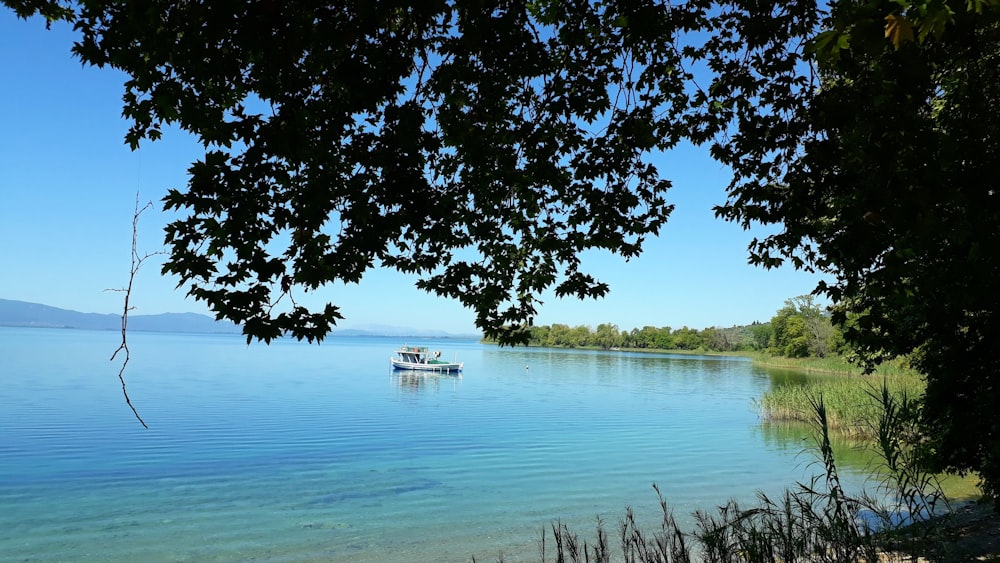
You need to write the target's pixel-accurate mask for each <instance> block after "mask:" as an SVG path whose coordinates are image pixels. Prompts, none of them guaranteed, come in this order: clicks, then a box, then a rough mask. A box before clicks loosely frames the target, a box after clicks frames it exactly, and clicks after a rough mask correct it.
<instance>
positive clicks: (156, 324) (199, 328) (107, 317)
mask: <svg viewBox="0 0 1000 563" xmlns="http://www.w3.org/2000/svg"><path fill="white" fill-rule="evenodd" d="M0 326H11V327H34V328H79V329H85V330H121V326H122V318H121V315H118V314H112V313H107V314H102V313H81V312H79V311H71V310H69V309H60V308H58V307H51V306H49V305H42V304H41V303H29V302H27V301H14V300H10V299H0ZM128 328H129V330H135V331H140V332H191V333H203V334H204V333H224V334H238V333H240V327H239V325H236V324H234V323H231V322H229V321H217V320H215V319H213V318H212V317H210V316H208V315H199V314H197V313H163V314H160V315H129V316H128ZM334 336H395V337H405V336H409V337H419V338H479V335H477V334H462V335H456V334H451V333H448V332H445V331H441V330H421V329H415V328H409V327H398V326H388V325H361V326H358V327H356V328H345V329H335V330H334Z"/></svg>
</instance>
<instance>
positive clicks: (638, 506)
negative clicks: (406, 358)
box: [0, 328, 861, 562]
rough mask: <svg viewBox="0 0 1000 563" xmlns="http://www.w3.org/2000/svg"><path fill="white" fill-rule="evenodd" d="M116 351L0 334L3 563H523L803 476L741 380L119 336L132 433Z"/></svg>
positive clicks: (562, 355) (622, 367)
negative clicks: (628, 516) (632, 518)
mask: <svg viewBox="0 0 1000 563" xmlns="http://www.w3.org/2000/svg"><path fill="white" fill-rule="evenodd" d="M119 339H120V335H117V334H115V333H112V332H98V331H93V332H91V331H78V330H57V329H15V328H0V357H2V358H3V361H2V363H0V366H2V368H0V374H2V387H0V437H2V442H0V459H2V460H3V464H2V465H0V507H2V510H0V554H2V556H3V557H2V558H3V559H5V560H16V561H59V560H63V561H68V560H73V561H85V560H91V561H139V560H142V561H247V560H255V561H336V562H339V561H351V562H365V561H372V562H375V561H378V562H395V561H400V562H402V561H407V562H409V561H470V560H471V558H472V556H475V557H476V558H477V559H478V560H479V561H493V560H495V559H496V557H497V556H498V554H499V553H501V552H502V553H503V557H504V560H505V561H537V560H538V558H539V555H538V553H539V552H538V543H539V542H538V540H539V534H540V531H541V530H542V528H543V527H548V526H550V525H551V524H552V523H553V522H556V521H560V522H563V523H566V524H568V525H569V526H570V527H571V529H572V530H573V531H574V532H576V533H578V534H580V536H581V538H587V539H589V538H591V537H592V536H593V534H594V529H595V524H596V522H597V518H598V517H600V518H601V519H602V520H603V521H604V523H605V527H606V528H607V529H608V530H609V531H610V532H611V537H612V542H614V541H615V539H614V538H615V537H616V532H615V529H616V527H617V523H618V521H619V519H620V518H621V517H622V516H623V515H624V513H625V507H626V506H631V507H633V509H634V510H635V512H636V515H637V516H638V518H639V520H640V521H641V522H646V523H650V524H651V525H656V524H657V523H658V521H659V520H658V518H659V515H660V513H659V504H658V500H657V497H656V493H655V492H654V491H653V489H652V484H653V483H656V484H658V485H659V487H660V489H661V490H662V492H663V494H664V496H665V497H666V499H667V501H668V503H669V505H670V506H671V507H673V509H674V510H675V516H676V517H677V518H678V520H679V521H680V522H681V523H682V525H683V526H684V527H686V528H690V527H691V526H690V523H691V522H692V518H691V513H692V512H693V511H694V510H696V509H699V508H701V509H711V508H713V507H714V506H717V505H720V504H723V503H725V502H726V501H727V500H728V499H729V498H737V499H743V500H751V499H752V498H753V495H754V492H755V491H756V490H757V489H763V490H765V491H769V492H775V491H779V490H781V488H783V487H784V486H785V485H788V484H791V483H793V482H794V481H796V480H803V479H806V478H807V477H808V476H809V475H811V474H813V473H814V472H815V471H816V470H817V468H816V467H814V466H811V465H810V462H811V460H812V458H811V457H809V456H808V455H804V454H802V453H801V451H802V449H803V448H804V447H805V445H806V444H807V442H805V441H804V440H803V435H804V433H805V432H806V431H804V430H802V429H780V428H773V427H771V426H769V425H766V424H763V423H762V422H761V420H760V418H759V416H758V413H757V411H756V410H755V408H754V405H753V399H755V398H757V397H759V396H760V395H761V394H762V393H763V392H764V391H766V390H767V389H768V388H769V386H770V385H772V384H776V383H774V381H775V378H773V377H772V375H771V374H769V372H768V371H767V370H765V369H762V368H758V367H755V366H753V365H752V364H751V363H750V362H749V361H747V360H746V359H743V358H735V357H709V356H686V355H685V356H679V355H656V354H641V353H628V352H614V351H610V352H596V351H576V350H550V349H534V348H532V349H523V348H516V349H511V348H503V349H501V348H497V347H495V346H492V345H485V344H481V343H478V342H475V341H466V340H419V339H410V340H408V341H407V342H405V343H406V344H410V345H426V346H429V347H431V349H432V350H440V351H441V352H442V357H443V358H445V359H452V358H454V357H457V358H458V359H459V360H460V361H464V362H465V371H464V373H463V375H462V376H461V377H455V376H447V375H426V376H413V375H406V374H403V375H400V374H396V373H393V372H392V371H391V370H390V367H389V356H390V355H391V353H392V352H393V351H394V350H396V349H397V348H398V346H400V345H401V344H404V342H403V341H402V340H401V339H388V338H366V337H339V338H338V337H332V338H330V339H328V340H327V341H326V342H324V343H323V344H322V345H319V346H316V345H308V344H302V343H297V342H285V341H282V342H276V343H273V344H271V345H270V346H265V345H263V344H253V345H250V346H247V345H246V343H245V341H244V340H243V339H242V338H241V337H239V336H234V335H190V334H153V333H132V334H130V335H129V347H130V349H131V355H132V359H131V362H130V363H129V365H128V368H127V369H126V372H125V377H126V382H127V384H128V391H129V395H130V396H131V398H132V402H133V404H135V406H136V408H137V409H138V410H139V413H140V414H141V415H142V417H143V418H144V419H145V420H146V422H147V423H148V424H149V426H150V428H149V429H148V430H145V429H143V428H142V426H140V425H139V423H138V422H137V421H136V420H135V418H134V417H133V416H132V413H131V411H129V409H128V407H127V406H126V404H125V402H124V399H123V397H122V393H121V386H120V383H119V381H118V379H117V372H118V366H119V364H118V363H114V364H112V363H110V362H109V361H108V360H109V358H110V356H111V353H112V352H114V350H115V349H116V347H117V346H118V341H117V340H119ZM842 469H843V470H844V471H845V473H847V479H848V480H853V482H857V481H860V479H861V477H860V472H851V471H850V468H842ZM550 541H551V538H550ZM613 545H615V544H614V543H613ZM549 556H550V557H551V552H550V554H549Z"/></svg>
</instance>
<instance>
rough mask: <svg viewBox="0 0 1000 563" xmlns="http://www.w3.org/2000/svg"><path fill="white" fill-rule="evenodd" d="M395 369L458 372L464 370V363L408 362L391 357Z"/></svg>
mask: <svg viewBox="0 0 1000 563" xmlns="http://www.w3.org/2000/svg"><path fill="white" fill-rule="evenodd" d="M390 361H391V362H392V368H393V369H406V370H413V371H426V372H431V373H457V372H461V371H462V366H463V364H462V363H450V362H427V363H423V362H407V361H404V360H400V359H397V358H391V360H390Z"/></svg>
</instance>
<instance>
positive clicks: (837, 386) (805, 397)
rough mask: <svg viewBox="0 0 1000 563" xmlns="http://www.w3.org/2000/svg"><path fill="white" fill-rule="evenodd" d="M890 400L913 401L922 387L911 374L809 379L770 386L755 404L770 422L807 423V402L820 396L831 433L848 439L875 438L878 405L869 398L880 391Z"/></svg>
mask: <svg viewBox="0 0 1000 563" xmlns="http://www.w3.org/2000/svg"><path fill="white" fill-rule="evenodd" d="M883 386H884V388H885V389H886V392H888V393H889V394H891V395H892V396H894V397H897V398H898V397H902V396H904V395H905V396H907V397H909V398H917V397H920V396H922V395H923V393H924V388H925V383H924V380H923V378H922V377H920V375H919V374H917V373H915V372H913V371H901V372H898V373H897V374H896V375H881V376H880V375H810V376H809V377H808V378H807V379H806V381H805V383H786V384H781V385H775V386H772V388H771V389H770V390H768V391H767V392H766V393H764V395H763V396H762V397H761V398H760V399H758V400H757V405H758V406H759V408H760V410H761V415H762V416H763V417H764V418H765V419H766V420H772V421H797V422H810V421H811V420H812V405H811V404H810V398H811V397H815V396H817V395H822V396H823V398H824V401H825V404H826V408H827V412H828V423H829V426H830V428H831V429H833V430H834V431H837V432H839V433H841V434H842V435H844V436H846V437H848V438H858V439H863V440H870V439H873V438H875V431H874V426H873V424H872V422H873V421H875V420H877V417H878V413H879V408H880V405H879V401H878V400H877V398H876V397H875V395H874V394H873V392H874V391H875V390H878V389H880V388H882V387H883Z"/></svg>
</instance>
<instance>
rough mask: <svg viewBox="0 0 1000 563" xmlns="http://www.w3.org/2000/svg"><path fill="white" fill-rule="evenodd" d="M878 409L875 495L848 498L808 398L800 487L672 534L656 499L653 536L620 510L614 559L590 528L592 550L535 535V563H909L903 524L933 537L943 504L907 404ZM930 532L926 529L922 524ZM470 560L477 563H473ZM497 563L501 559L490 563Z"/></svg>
mask: <svg viewBox="0 0 1000 563" xmlns="http://www.w3.org/2000/svg"><path fill="white" fill-rule="evenodd" d="M871 399H872V400H873V401H875V403H876V404H877V405H878V408H879V411H880V412H879V414H877V415H876V418H875V421H876V422H875V426H876V430H874V432H875V433H876V435H877V439H876V440H875V442H874V443H875V444H876V447H875V453H876V454H877V455H878V456H879V459H881V460H882V463H881V469H882V471H880V472H879V473H878V475H879V476H880V478H881V479H882V481H881V483H880V487H879V489H878V490H877V492H876V494H874V495H869V494H861V495H858V496H851V495H848V494H847V493H846V492H845V491H844V488H843V487H842V486H841V482H840V477H839V473H838V471H837V464H836V460H835V459H834V453H833V447H832V446H831V443H830V418H829V414H830V411H829V410H828V409H827V405H826V402H825V397H824V396H823V395H815V396H812V397H811V398H810V399H809V403H810V405H811V408H812V418H811V422H812V424H813V426H814V429H815V442H814V453H815V455H816V457H817V461H819V462H820V467H821V468H822V474H821V475H818V476H816V477H814V478H812V479H811V480H810V481H809V482H807V483H797V484H796V485H794V486H793V487H790V488H788V489H786V490H785V491H784V494H782V495H781V496H779V497H776V498H771V497H769V496H767V495H765V494H764V493H758V495H757V501H756V503H755V504H754V505H752V506H749V507H743V506H740V505H739V504H738V503H737V502H736V501H732V500H731V501H729V502H728V503H726V504H725V505H723V506H721V507H719V508H718V509H717V510H716V511H714V512H696V513H695V521H696V524H695V528H694V530H693V531H684V530H681V529H680V528H679V527H678V524H677V522H676V520H675V519H674V517H673V512H672V511H671V510H670V509H669V507H668V506H667V502H666V501H665V500H664V499H663V496H662V495H660V491H659V489H658V488H656V486H655V485H654V488H655V489H656V493H657V495H658V496H659V500H660V508H661V510H662V513H663V518H662V521H661V522H660V525H659V526H658V527H657V529H654V530H652V531H644V530H642V529H640V527H639V526H638V525H637V524H636V522H635V518H634V517H633V514H632V510H631V509H630V508H628V509H626V514H625V517H624V518H623V519H622V520H621V522H620V523H619V526H618V532H619V533H618V540H619V548H620V557H616V556H615V554H614V553H613V551H614V550H612V549H611V548H610V546H609V543H608V542H609V540H608V534H607V532H606V531H605V530H604V527H603V524H602V523H601V522H600V521H598V527H597V535H596V539H595V540H594V541H593V543H588V542H587V541H581V540H580V538H579V537H578V536H577V535H576V534H575V533H573V532H572V531H570V530H569V529H568V528H567V527H566V526H565V525H563V524H561V523H556V524H553V525H552V526H551V541H549V540H548V537H549V536H548V534H547V532H546V531H545V530H544V529H543V531H542V537H541V541H540V553H539V554H540V557H541V559H540V560H541V561H542V563H546V562H547V561H549V559H548V556H549V555H550V554H551V555H552V556H553V557H554V559H552V561H555V562H556V563H584V562H586V563H590V562H594V563H610V562H611V561H623V562H625V563H690V562H691V561H705V562H708V563H735V562H748V563H756V562H761V563H763V562H768V563H771V562H774V561H782V562H786V563H793V562H799V561H802V562H805V561H809V562H814V561H815V562H831V563H848V562H850V563H856V562H876V561H878V562H892V561H909V560H911V555H909V554H911V553H915V552H919V551H921V546H920V545H919V544H918V543H917V542H920V541H922V539H923V538H920V537H915V536H913V535H912V534H910V535H906V534H900V533H898V530H899V529H900V528H901V527H903V526H904V525H906V524H910V523H914V522H922V523H924V527H923V528H922V529H924V530H927V531H928V533H929V532H930V531H932V530H934V527H933V523H934V522H937V521H938V520H932V519H931V517H932V516H934V515H936V514H937V513H938V512H939V511H940V508H941V507H940V505H939V504H938V503H939V502H940V501H942V500H943V495H942V494H941V491H940V487H939V486H938V483H937V481H936V479H934V478H933V476H929V475H928V474H926V473H925V472H923V471H921V469H920V466H919V464H917V463H916V462H915V461H916V457H914V455H913V453H914V451H915V450H914V449H913V448H912V447H911V446H910V443H909V442H908V441H907V440H908V438H909V437H911V436H912V434H911V433H910V432H911V430H912V429H913V428H915V427H914V426H913V422H914V420H915V418H913V415H914V414H915V411H914V410H913V408H912V407H913V403H911V402H909V398H908V397H906V396H903V397H902V398H900V397H899V396H897V395H895V394H893V393H892V392H890V390H889V389H888V388H887V387H885V386H883V387H882V388H881V389H877V390H875V391H873V392H872V396H871ZM928 523H930V524H928ZM473 561H475V559H473ZM497 561H498V562H502V561H503V557H502V555H501V556H500V557H499V558H498V559H497Z"/></svg>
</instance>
